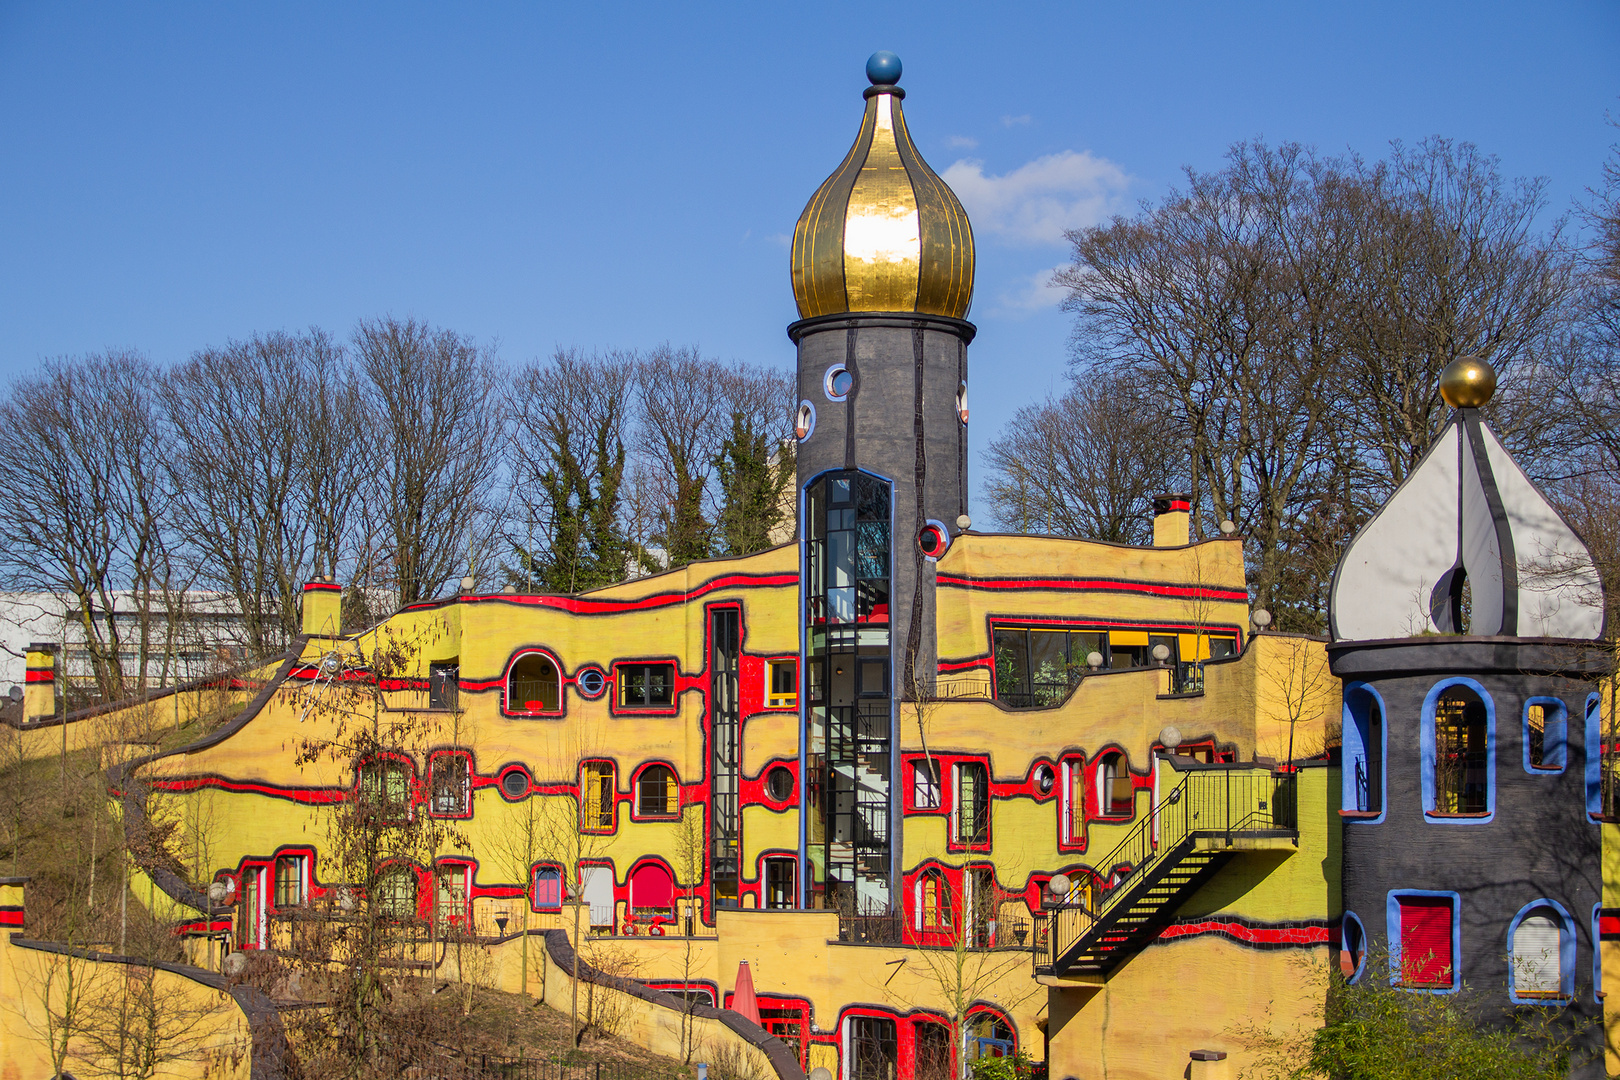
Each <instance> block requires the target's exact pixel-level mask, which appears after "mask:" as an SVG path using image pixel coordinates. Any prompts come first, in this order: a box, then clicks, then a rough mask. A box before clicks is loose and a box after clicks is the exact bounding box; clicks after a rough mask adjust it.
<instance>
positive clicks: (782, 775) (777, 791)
mask: <svg viewBox="0 0 1620 1080" xmlns="http://www.w3.org/2000/svg"><path fill="white" fill-rule="evenodd" d="M765 794H767V795H769V796H770V797H771V801H772V802H787V801H788V800H789V799H791V798H792V797H793V771H792V770H791V769H789V768H788V767H787V766H785V765H778V766H776V767H775V768H774V769H771V770H770V771H769V772H767V773H766V774H765Z"/></svg>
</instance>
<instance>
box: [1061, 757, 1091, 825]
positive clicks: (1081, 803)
mask: <svg viewBox="0 0 1620 1080" xmlns="http://www.w3.org/2000/svg"><path fill="white" fill-rule="evenodd" d="M1062 765H1063V787H1062V788H1061V790H1060V791H1059V793H1058V820H1059V825H1060V826H1061V828H1060V832H1059V836H1060V838H1061V839H1062V841H1063V843H1065V844H1078V843H1079V842H1080V841H1081V840H1082V839H1084V838H1085V835H1086V763H1085V760H1084V759H1082V758H1064V759H1063V762H1062Z"/></svg>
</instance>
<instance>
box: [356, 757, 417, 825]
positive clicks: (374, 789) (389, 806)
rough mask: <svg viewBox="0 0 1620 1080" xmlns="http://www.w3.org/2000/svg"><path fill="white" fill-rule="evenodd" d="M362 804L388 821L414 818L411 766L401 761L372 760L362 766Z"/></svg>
mask: <svg viewBox="0 0 1620 1080" xmlns="http://www.w3.org/2000/svg"><path fill="white" fill-rule="evenodd" d="M360 804H361V806H362V807H363V808H364V809H365V810H367V811H369V812H370V813H374V814H377V815H380V816H381V817H382V818H384V819H385V820H389V821H409V820H410V818H411V770H410V768H409V766H407V765H406V764H405V763H404V762H402V761H393V760H388V761H371V762H366V763H365V764H363V765H361V766H360Z"/></svg>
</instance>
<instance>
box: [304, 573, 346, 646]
mask: <svg viewBox="0 0 1620 1080" xmlns="http://www.w3.org/2000/svg"><path fill="white" fill-rule="evenodd" d="M342 630H343V586H341V585H339V584H338V583H337V582H335V581H331V580H327V581H309V582H305V583H304V633H305V634H307V635H309V636H310V637H338V636H339V635H340V634H341V633H342Z"/></svg>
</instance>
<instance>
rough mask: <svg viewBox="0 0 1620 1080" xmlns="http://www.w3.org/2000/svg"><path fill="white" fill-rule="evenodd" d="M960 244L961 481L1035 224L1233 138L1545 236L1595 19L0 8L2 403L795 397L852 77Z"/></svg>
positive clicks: (1587, 165)
mask: <svg viewBox="0 0 1620 1080" xmlns="http://www.w3.org/2000/svg"><path fill="white" fill-rule="evenodd" d="M880 48H886V49H893V50H894V51H895V52H897V53H899V55H900V57H901V58H902V60H903V61H904V63H905V76H904V78H903V79H902V84H903V85H904V86H905V87H906V89H907V91H908V97H907V99H906V110H907V119H908V121H909V123H910V126H911V130H912V133H913V136H914V137H915V138H916V140H917V142H918V145H919V148H920V149H921V150H922V152H923V154H924V155H925V157H927V159H928V160H929V162H930V163H931V164H932V165H933V166H934V168H935V169H936V170H937V171H939V172H941V173H942V174H945V175H946V176H947V177H948V179H950V180H951V181H952V183H953V185H954V186H956V187H957V189H958V191H959V193H960V194H961V195H962V196H963V201H964V202H965V203H966V204H967V206H968V210H969V213H970V214H971V215H972V216H973V219H974V224H975V228H976V231H977V236H978V242H979V279H978V288H977V293H976V296H975V301H974V307H973V312H972V314H971V316H970V317H971V318H972V319H973V320H974V321H975V322H976V323H978V325H979V328H980V329H979V338H978V341H977V342H976V343H975V344H974V346H973V348H972V350H971V354H970V355H971V361H970V362H971V364H972V369H973V371H974V375H975V378H974V396H973V408H974V416H973V425H972V435H973V444H974V468H975V471H976V473H977V472H979V471H980V470H979V469H978V452H979V451H980V450H981V449H982V448H983V446H984V445H985V444H986V442H987V441H988V440H989V438H990V437H992V436H993V434H994V433H995V431H996V429H998V428H999V427H1000V426H1001V424H1002V423H1004V422H1005V421H1006V420H1007V418H1008V417H1010V416H1011V414H1012V413H1013V411H1014V410H1016V408H1017V407H1018V406H1019V405H1020V404H1023V403H1024V402H1026V401H1028V400H1031V399H1033V398H1035V397H1039V396H1041V395H1043V394H1045V393H1046V392H1048V391H1049V390H1052V389H1056V388H1059V387H1060V386H1061V384H1062V381H1063V377H1064V364H1065V359H1066V341H1067V338H1068V333H1069V320H1068V319H1067V317H1065V316H1064V315H1063V314H1062V313H1061V312H1060V311H1058V310H1057V307H1056V302H1057V300H1058V299H1059V297H1058V296H1057V295H1056V293H1055V291H1054V290H1049V289H1046V288H1044V287H1042V285H1041V282H1043V281H1044V280H1045V277H1046V276H1047V275H1049V273H1050V271H1051V269H1052V268H1053V267H1055V266H1058V265H1060V264H1061V263H1063V262H1064V261H1065V258H1066V251H1065V247H1064V245H1063V243H1062V241H1061V232H1062V229H1063V228H1064V227H1066V226H1067V227H1072V226H1076V225H1084V224H1089V223H1091V222H1093V221H1096V220H1098V219H1099V218H1100V217H1101V216H1104V215H1107V214H1109V213H1113V212H1118V211H1129V210H1130V209H1131V208H1132V207H1133V206H1134V205H1135V204H1136V203H1137V202H1138V201H1139V200H1141V199H1145V198H1155V197H1157V196H1159V195H1160V194H1161V193H1163V191H1164V190H1165V189H1166V187H1167V185H1169V184H1171V183H1173V182H1175V180H1176V179H1177V176H1178V174H1179V170H1180V168H1181V167H1182V166H1183V165H1189V164H1190V165H1193V166H1195V167H1198V168H1212V167H1217V166H1218V165H1219V164H1220V160H1221V156H1222V153H1223V152H1224V150H1225V148H1226V147H1227V146H1228V145H1229V144H1230V143H1232V142H1233V141H1234V140H1237V139H1242V138H1248V137H1254V136H1263V137H1265V138H1267V139H1270V140H1273V141H1280V140H1286V139H1292V140H1298V141H1302V142H1307V143H1311V144H1315V145H1317V146H1319V147H1321V148H1323V149H1326V150H1343V149H1346V148H1349V149H1354V150H1356V151H1359V152H1361V153H1363V154H1365V155H1367V156H1370V157H1375V156H1378V155H1380V154H1382V153H1383V152H1384V150H1385V148H1386V147H1387V144H1388V142H1389V140H1391V139H1396V138H1399V139H1404V140H1407V141H1415V140H1418V139H1420V138H1422V137H1424V136H1425V135H1429V134H1442V135H1447V136H1451V137H1455V138H1459V139H1465V140H1470V141H1473V142H1475V143H1477V144H1478V145H1479V146H1480V147H1481V148H1482V149H1484V150H1486V151H1487V152H1490V153H1494V154H1497V155H1499V156H1500V157H1501V159H1502V167H1503V170H1504V172H1505V173H1506V174H1507V175H1510V176H1545V177H1547V178H1548V180H1549V183H1550V188H1549V191H1550V195H1551V198H1552V201H1553V207H1554V210H1555V211H1556V212H1562V211H1563V210H1564V209H1567V207H1568V206H1569V205H1570V203H1571V201H1572V200H1574V199H1575V198H1577V197H1579V196H1580V195H1581V193H1582V191H1583V189H1584V188H1586V187H1587V186H1588V185H1590V184H1593V183H1595V182H1596V181H1597V179H1598V175H1599V169H1600V167H1601V164H1602V161H1603V159H1604V156H1605V154H1606V152H1607V147H1608V146H1609V144H1610V143H1611V142H1613V141H1615V139H1616V137H1617V135H1620V132H1616V130H1615V129H1613V128H1610V127H1608V126H1607V125H1606V123H1605V113H1606V112H1608V111H1615V112H1617V113H1620V4H1616V3H1613V2H1611V0H1604V2H1593V3H1545V4H1536V5H1528V4H1513V5H1509V4H1490V3H1477V2H1476V3H1468V4H1442V3H1430V4H1416V3H1410V2H1408V3H1398V4H1396V3H1391V4H1383V3H1357V4H1343V5H1327V4H1298V3H1294V4H1258V3H1241V2H1236V3H1220V4H1217V3H1196V4H1195V3H1174V2H1169V3H1162V4H1153V5H1146V4H1143V5H1129V4H1120V3H1113V4H1078V3H1070V4H1021V5H988V4H943V3H935V4H928V5H915V6H902V5H891V4H880V3H865V4H842V3H817V4H796V5H777V4H751V5H738V6H724V5H699V4H687V5H657V6H654V5H628V4H599V5H546V6H541V5H515V4H513V5H507V4H496V3H485V4H456V5H451V4H444V5H433V6H429V5H420V6H418V5H410V4H401V3H391V4H386V5H384V4H377V5H361V4H352V5H343V4H337V3H323V4H308V5H297V4H276V5H226V4H206V5H203V4H199V5H194V6H193V5H185V4H181V3H168V4H161V5H160V4H138V5H137V4H127V5H125V4H112V3H108V4H97V5H76V4H71V3H14V2H4V0H0V375H15V374H18V373H24V372H27V371H28V370H29V369H30V367H31V366H32V365H34V364H35V363H36V362H37V361H38V360H40V359H41V358H44V357H51V356H58V355H64V354H78V353H83V352H86V351H90V350H96V349H102V348H108V347H135V348H139V349H141V350H143V351H145V352H146V353H148V354H149V355H151V356H152V357H153V358H155V359H157V360H159V361H162V362H170V361H174V360H178V359H180V358H183V357H185V356H186V355H188V354H189V353H190V352H192V351H193V350H195V349H198V348H200V347H202V346H205V345H208V344H217V343H220V342H223V341H224V340H225V339H227V338H230V337H233V336H236V337H240V336H245V335H247V334H249V333H252V332H253V331H256V330H267V329H274V328H298V327H303V326H307V325H310V324H318V325H321V326H325V327H328V328H330V329H333V330H336V331H339V332H346V331H347V330H348V328H349V327H351V326H352V325H353V323H354V322H355V320H356V319H358V318H360V317H363V316H369V315H374V314H379V313H383V312H394V313H396V314H401V315H404V314H412V315H417V316H420V317H423V318H426V319H429V320H432V321H434V322H437V323H440V324H443V325H447V326H451V327H454V328H456V329H458V330H461V331H464V332H466V333H469V334H472V335H474V336H475V337H477V338H479V339H480V340H483V341H485V342H490V343H495V344H498V345H499V348H500V351H501V353H502V355H503V356H505V357H506V358H507V359H509V360H513V361H521V360H525V359H527V358H529V357H531V356H534V355H536V354H541V353H546V352H549V351H550V350H551V349H552V348H553V347H554V346H556V345H558V344H564V345H580V346H584V347H593V346H623V347H642V346H648V345H652V344H655V343H657V342H660V341H665V340H669V341H673V342H677V343H695V344H699V345H701V346H702V347H703V348H704V349H705V351H707V352H708V353H710V354H712V355H715V356H718V357H720V358H722V359H737V360H747V361H752V362H756V363H767V364H778V365H784V366H786V365H790V364H791V363H792V357H793V352H792V346H791V344H790V343H789V342H788V340H787V337H786V335H785V334H784V333H783V328H784V327H785V326H786V325H787V324H788V323H789V322H791V321H792V320H793V319H794V317H795V312H794V307H793V298H792V292H791V289H790V287H789V283H788V251H787V237H788V235H789V234H790V233H791V231H792V228H793V223H794V221H795V219H796V218H797V216H798V213H799V211H800V209H801V208H802V207H803V205H804V202H805V200H806V199H808V197H809V196H810V194H811V193H812V192H813V191H814V190H815V188H816V186H817V185H818V184H819V183H820V182H821V180H822V179H823V177H825V176H826V174H827V173H828V172H830V171H831V170H832V168H833V167H834V166H835V165H837V163H838V161H839V159H840V158H841V156H842V155H843V153H844V152H845V150H846V149H847V148H848V146H849V143H850V141H851V140H852V139H853V137H854V134H855V129H856V124H857V121H858V119H859V116H860V111H861V104H862V102H861V96H860V95H861V90H862V88H863V87H864V86H865V85H866V83H865V79H864V76H863V74H862V69H863V65H864V63H865V60H866V57H867V56H868V55H869V54H870V53H871V52H872V51H874V50H876V49H880Z"/></svg>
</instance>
